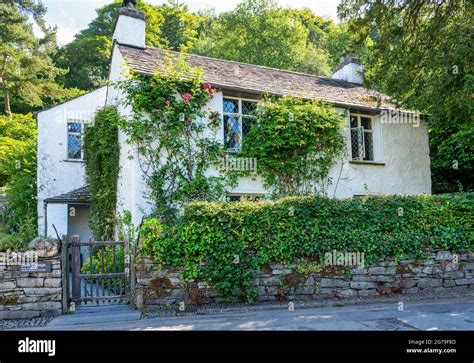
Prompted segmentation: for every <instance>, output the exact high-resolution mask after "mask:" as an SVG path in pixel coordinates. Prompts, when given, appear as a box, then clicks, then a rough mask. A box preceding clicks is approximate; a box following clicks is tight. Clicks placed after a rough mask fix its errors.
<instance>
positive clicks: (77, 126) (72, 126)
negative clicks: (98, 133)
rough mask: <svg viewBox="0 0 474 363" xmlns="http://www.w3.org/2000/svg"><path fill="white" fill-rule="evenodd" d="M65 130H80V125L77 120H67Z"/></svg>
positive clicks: (78, 131)
mask: <svg viewBox="0 0 474 363" xmlns="http://www.w3.org/2000/svg"><path fill="white" fill-rule="evenodd" d="M67 132H77V133H81V132H82V125H81V124H80V123H77V122H68V124H67Z"/></svg>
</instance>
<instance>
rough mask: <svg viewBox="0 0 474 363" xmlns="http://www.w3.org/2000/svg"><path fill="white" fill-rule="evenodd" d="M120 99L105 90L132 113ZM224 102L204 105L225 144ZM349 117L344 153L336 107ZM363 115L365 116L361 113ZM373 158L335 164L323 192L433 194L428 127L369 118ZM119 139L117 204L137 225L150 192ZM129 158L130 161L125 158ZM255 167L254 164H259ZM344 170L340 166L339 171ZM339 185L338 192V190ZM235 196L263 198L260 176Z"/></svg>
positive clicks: (119, 69) (217, 99) (116, 73)
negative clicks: (217, 119) (214, 115)
mask: <svg viewBox="0 0 474 363" xmlns="http://www.w3.org/2000/svg"><path fill="white" fill-rule="evenodd" d="M124 70H126V68H124V66H123V58H122V56H121V54H120V51H119V50H118V48H116V49H115V52H114V56H113V60H112V68H111V79H112V80H117V79H120V78H121V77H123V76H124ZM122 98H123V95H122V94H120V92H119V91H118V90H113V89H112V88H111V89H110V90H109V97H108V101H107V102H108V103H110V104H115V105H118V109H119V112H120V113H121V114H122V115H129V114H130V112H131V110H130V109H125V108H123V107H122V106H120V102H121V101H120V100H121V99H122ZM223 98H224V94H223V93H222V92H216V94H215V95H214V97H213V99H212V100H211V101H210V102H209V103H208V104H207V105H206V107H205V108H209V109H211V110H212V111H217V112H219V113H220V114H221V123H220V124H221V126H220V129H219V130H218V132H217V136H216V137H217V140H218V141H221V142H223V138H224V128H223V119H222V117H223V116H222V113H223ZM337 110H338V111H339V112H341V113H345V114H346V115H347V128H346V130H345V131H344V136H345V137H346V147H347V155H350V153H351V143H350V138H349V135H350V132H349V112H348V110H345V109H342V108H338V109H337ZM360 113H363V112H360ZM373 129H374V158H375V160H374V161H375V163H365V164H355V163H351V162H350V160H349V158H348V157H347V158H346V159H345V161H344V160H341V162H339V163H337V164H336V165H334V167H333V168H331V170H330V173H329V178H331V179H332V183H331V184H330V185H329V187H328V188H327V195H328V196H330V197H337V198H345V197H352V196H354V195H362V194H365V193H366V191H367V190H368V192H369V193H371V194H406V195H415V194H420V193H426V194H430V193H431V172H430V159H429V148H428V132H427V128H426V125H425V124H424V123H421V124H420V126H419V127H414V126H413V124H386V123H381V122H380V118H379V116H376V117H375V118H374V120H373ZM120 141H121V157H120V160H121V161H120V162H121V166H122V168H121V172H120V177H119V188H118V200H119V207H118V209H119V210H129V211H131V212H132V217H133V222H134V223H135V224H138V223H140V220H141V218H142V216H144V215H146V214H147V213H149V212H150V211H151V205H150V203H149V201H148V200H147V199H146V196H147V195H148V194H149V191H148V190H147V187H146V177H145V176H144V174H143V172H142V170H141V168H140V166H139V163H138V158H137V154H136V151H135V150H134V148H133V147H131V146H130V145H128V144H127V143H126V136H125V135H124V134H123V133H120ZM129 156H132V157H133V160H130V159H129ZM257 166H258V161H257ZM341 166H342V168H341ZM217 173H218V171H217V170H215V169H211V170H209V171H208V173H207V175H216V174H217ZM336 184H337V188H336ZM228 192H229V193H235V194H265V193H266V192H267V191H266V190H265V189H264V188H263V183H262V180H261V178H260V177H254V178H250V177H249V178H242V179H241V180H240V181H239V184H238V186H237V187H236V188H235V189H233V190H229V191H228Z"/></svg>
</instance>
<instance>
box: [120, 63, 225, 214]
mask: <svg viewBox="0 0 474 363" xmlns="http://www.w3.org/2000/svg"><path fill="white" fill-rule="evenodd" d="M118 87H119V88H120V89H121V90H122V91H123V92H124V94H125V95H126V99H125V106H131V108H132V110H133V112H132V114H131V116H130V117H128V118H124V119H123V120H122V121H121V128H122V129H123V130H124V132H125V134H126V135H127V136H128V142H129V143H130V144H132V145H133V147H134V149H135V150H136V151H137V155H135V156H133V157H136V158H137V160H138V164H139V165H140V168H141V170H142V172H143V175H144V177H145V180H146V184H147V186H148V188H149V194H148V195H147V197H148V199H149V201H150V202H151V204H152V206H153V208H154V214H155V215H156V216H158V217H159V218H160V219H161V220H162V221H171V220H174V218H175V217H176V215H177V214H178V211H179V210H180V209H181V207H182V206H183V205H185V204H186V203H188V202H190V201H192V200H206V201H212V200H218V199H219V198H220V197H221V196H222V195H223V193H224V191H225V185H226V183H227V182H226V178H225V176H219V175H217V176H208V175H206V171H208V170H209V168H210V167H211V166H212V165H214V164H216V163H217V162H218V158H219V152H220V151H221V150H222V145H221V143H220V142H219V141H217V138H216V132H217V130H218V129H219V124H220V117H219V114H218V113H217V112H213V111H212V110H211V109H209V108H206V105H207V104H208V102H209V101H210V100H211V99H212V97H213V95H214V92H215V90H214V89H213V88H212V86H211V85H210V84H209V83H203V81H202V72H201V71H200V70H199V69H198V68H194V67H191V66H190V65H188V64H187V63H186V61H185V59H184V58H183V57H180V56H172V55H170V54H168V55H166V56H165V57H163V59H162V62H161V63H160V66H159V67H158V69H157V71H156V72H155V74H154V75H153V76H144V75H140V74H132V75H131V77H129V78H128V79H126V80H124V81H121V82H119V83H118Z"/></svg>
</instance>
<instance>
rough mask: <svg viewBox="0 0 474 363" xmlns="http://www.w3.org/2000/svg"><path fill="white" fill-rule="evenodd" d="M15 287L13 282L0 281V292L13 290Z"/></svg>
mask: <svg viewBox="0 0 474 363" xmlns="http://www.w3.org/2000/svg"><path fill="white" fill-rule="evenodd" d="M15 287H16V283H15V282H14V281H0V291H1V290H10V289H14V288H15Z"/></svg>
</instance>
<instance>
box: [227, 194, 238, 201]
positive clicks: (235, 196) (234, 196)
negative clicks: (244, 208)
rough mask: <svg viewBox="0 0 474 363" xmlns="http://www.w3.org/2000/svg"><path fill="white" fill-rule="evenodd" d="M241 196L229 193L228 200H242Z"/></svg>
mask: <svg viewBox="0 0 474 363" xmlns="http://www.w3.org/2000/svg"><path fill="white" fill-rule="evenodd" d="M240 200H241V196H240V195H229V196H227V201H228V202H240Z"/></svg>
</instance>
